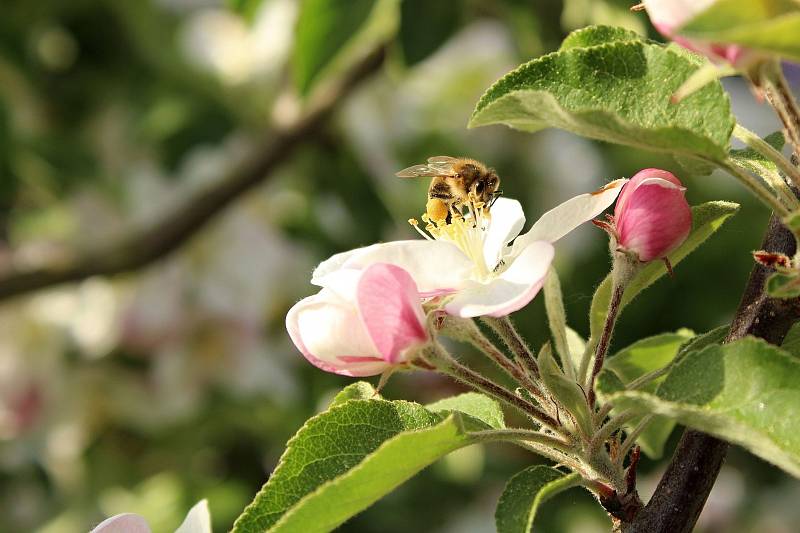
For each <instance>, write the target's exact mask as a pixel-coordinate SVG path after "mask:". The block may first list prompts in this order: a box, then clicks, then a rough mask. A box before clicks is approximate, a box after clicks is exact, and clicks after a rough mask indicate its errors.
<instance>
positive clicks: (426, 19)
mask: <svg viewBox="0 0 800 533" xmlns="http://www.w3.org/2000/svg"><path fill="white" fill-rule="evenodd" d="M461 4H462V1H461V0H458V1H456V2H429V1H427V0H403V1H402V2H401V3H400V32H399V35H398V41H399V44H400V49H401V50H402V52H403V60H404V61H405V63H406V65H408V66H412V65H415V64H417V63H419V62H420V61H422V60H423V59H425V58H427V57H428V56H429V55H431V54H432V53H434V52H435V51H436V50H437V49H438V48H439V47H440V46H441V45H442V44H444V42H445V41H447V39H449V38H450V37H451V36H452V35H453V33H455V31H456V29H457V28H458V26H459V23H460V18H461V13H462V11H463V6H462V5H461Z"/></svg>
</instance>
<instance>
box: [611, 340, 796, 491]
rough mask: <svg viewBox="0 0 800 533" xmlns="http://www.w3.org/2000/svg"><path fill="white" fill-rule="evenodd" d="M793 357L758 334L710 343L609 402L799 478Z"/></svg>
mask: <svg viewBox="0 0 800 533" xmlns="http://www.w3.org/2000/svg"><path fill="white" fill-rule="evenodd" d="M798 384H800V360H798V359H797V358H795V357H793V356H791V355H790V354H788V353H786V352H784V351H783V350H781V349H780V348H777V347H775V346H772V345H770V344H768V343H766V342H764V341H762V340H760V339H756V338H753V337H747V338H744V339H741V340H739V341H736V342H732V343H730V344H724V345H711V346H707V347H706V348H704V349H702V350H700V351H694V352H691V353H689V354H687V355H686V356H685V357H684V358H683V359H682V360H681V361H680V362H678V363H676V364H675V366H674V367H673V368H672V370H671V371H670V373H669V374H668V375H667V377H666V379H665V380H664V382H663V383H662V384H661V385H660V386H659V387H658V390H657V391H656V392H645V391H620V392H616V393H611V394H609V395H608V400H609V401H612V402H614V405H615V406H617V407H618V408H620V409H635V410H636V411H638V412H640V413H642V414H647V413H654V414H660V415H664V416H668V417H670V418H673V419H674V420H676V421H677V422H679V423H681V424H684V425H686V426H688V427H691V428H694V429H697V430H699V431H703V432H705V433H710V434H712V435H715V436H717V437H719V438H722V439H725V440H727V441H729V442H732V443H734V444H739V445H740V446H742V447H744V448H746V449H748V450H750V451H751V452H753V453H754V454H756V455H758V456H759V457H761V458H762V459H764V460H766V461H769V462H771V463H773V464H775V465H777V466H779V467H780V468H783V469H784V470H786V471H787V472H789V473H790V474H792V475H794V476H798V477H800V411H799V410H798V409H797V405H798V403H799V402H800V385H798Z"/></svg>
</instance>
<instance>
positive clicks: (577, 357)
mask: <svg viewBox="0 0 800 533" xmlns="http://www.w3.org/2000/svg"><path fill="white" fill-rule="evenodd" d="M567 349H568V350H569V356H570V359H571V361H572V366H573V367H574V368H576V369H578V368H580V367H581V358H583V351H584V350H585V349H586V341H585V340H584V339H583V337H581V335H580V333H578V332H577V331H575V330H574V329H572V328H571V327H569V326H567ZM576 373H577V372H576Z"/></svg>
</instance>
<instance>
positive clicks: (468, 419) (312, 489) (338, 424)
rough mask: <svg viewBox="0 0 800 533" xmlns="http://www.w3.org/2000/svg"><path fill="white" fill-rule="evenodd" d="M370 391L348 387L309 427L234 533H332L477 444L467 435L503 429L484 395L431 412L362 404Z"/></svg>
mask: <svg viewBox="0 0 800 533" xmlns="http://www.w3.org/2000/svg"><path fill="white" fill-rule="evenodd" d="M371 389H372V388H371V387H370V386H368V385H367V384H365V383H356V384H353V385H350V386H349V387H347V388H346V389H345V390H344V391H342V392H341V393H339V395H337V397H336V398H335V399H334V401H333V406H332V407H331V409H329V410H328V411H325V412H324V413H322V414H320V415H317V416H315V417H314V418H311V419H310V420H308V421H307V422H306V424H305V425H304V426H303V427H302V428H301V429H300V431H298V432H297V434H296V435H295V436H294V437H292V439H291V440H290V441H289V442H288V444H287V447H286V451H285V452H284V454H283V456H282V457H281V459H280V462H279V464H278V466H277V468H276V469H275V471H274V472H273V474H272V476H270V479H269V481H267V483H266V484H265V485H264V487H263V488H262V489H261V491H259V493H258V494H256V497H255V499H254V500H253V502H252V503H251V504H250V505H249V506H248V507H247V508H246V509H245V510H244V512H243V513H242V515H241V516H240V517H239V518H238V519H237V520H236V523H235V524H234V531H236V532H237V533H243V532H254V531H266V530H269V531H304V532H305V531H307V532H312V531H329V530H331V529H333V528H335V527H336V526H337V525H339V524H341V523H342V522H344V521H345V520H347V519H348V518H350V517H351V516H353V515H355V514H357V513H359V512H360V511H362V510H364V509H365V508H367V507H368V506H369V505H370V504H372V503H373V502H375V501H376V500H378V499H379V498H380V497H381V496H383V495H384V494H386V493H387V492H389V491H391V490H392V489H394V488H395V487H397V485H399V484H401V483H403V482H404V481H406V480H407V479H408V478H410V477H411V476H413V475H414V474H416V473H417V472H419V471H420V470H421V469H423V468H425V467H426V466H428V465H429V464H431V463H433V462H434V461H436V460H437V459H439V458H440V457H442V456H443V455H445V454H447V453H449V452H451V451H453V450H455V449H458V448H461V447H463V446H466V445H468V444H471V443H472V442H473V440H472V439H470V437H469V434H468V432H467V429H466V428H469V429H475V430H480V429H491V428H498V427H502V425H503V422H502V413H501V412H500V408H499V406H497V404H496V403H494V402H493V401H492V400H489V399H488V398H486V399H482V398H481V397H480V396H481V395H479V394H475V393H471V394H464V395H461V396H457V397H455V398H450V399H446V400H442V401H440V402H437V403H436V404H434V405H433V406H431V407H432V409H426V408H425V407H423V406H421V405H419V404H415V403H411V402H405V401H387V400H381V399H359V398H360V397H363V395H365V394H370V393H371ZM460 407H461V408H463V409H464V410H465V411H466V412H467V414H462V413H461V412H459V410H458V409H459V408H460Z"/></svg>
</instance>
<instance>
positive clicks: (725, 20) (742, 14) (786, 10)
mask: <svg viewBox="0 0 800 533" xmlns="http://www.w3.org/2000/svg"><path fill="white" fill-rule="evenodd" d="M680 34H681V35H682V36H686V37H691V38H695V39H703V40H705V41H708V42H714V43H726V44H738V45H742V46H745V47H747V48H751V49H754V50H760V51H762V52H766V53H770V54H774V55H777V56H781V57H784V58H786V59H792V60H794V61H800V39H798V38H797V36H798V35H800V7H798V4H797V2H796V1H793V0H748V1H747V2H742V0H717V1H716V2H714V3H713V4H711V5H710V6H709V8H708V9H707V10H705V11H703V12H702V13H700V15H698V16H697V17H695V18H693V19H692V20H690V21H689V23H688V24H686V25H685V26H684V27H683V28H681V30H680Z"/></svg>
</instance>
